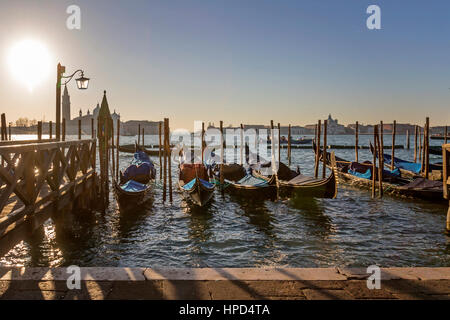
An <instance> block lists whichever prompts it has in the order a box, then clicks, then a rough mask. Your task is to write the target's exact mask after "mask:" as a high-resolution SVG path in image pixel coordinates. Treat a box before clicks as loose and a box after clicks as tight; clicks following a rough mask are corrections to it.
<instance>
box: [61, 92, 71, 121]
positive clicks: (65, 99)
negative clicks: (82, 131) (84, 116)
mask: <svg viewBox="0 0 450 320" xmlns="http://www.w3.org/2000/svg"><path fill="white" fill-rule="evenodd" d="M62 117H63V119H66V121H70V96H69V92H68V91H67V86H64V94H63V96H62Z"/></svg>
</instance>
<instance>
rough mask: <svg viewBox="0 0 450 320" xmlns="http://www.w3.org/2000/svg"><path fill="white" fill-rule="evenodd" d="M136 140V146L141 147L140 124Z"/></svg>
mask: <svg viewBox="0 0 450 320" xmlns="http://www.w3.org/2000/svg"><path fill="white" fill-rule="evenodd" d="M137 138H138V141H137V144H138V146H140V145H141V125H140V124H138V131H137Z"/></svg>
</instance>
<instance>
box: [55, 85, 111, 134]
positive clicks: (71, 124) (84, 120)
mask: <svg viewBox="0 0 450 320" xmlns="http://www.w3.org/2000/svg"><path fill="white" fill-rule="evenodd" d="M70 105H71V103H70V96H69V92H68V91H67V87H64V94H63V96H62V113H63V118H65V119H66V126H67V132H68V133H69V134H74V132H77V130H78V121H79V120H81V130H82V131H83V132H84V133H86V134H90V133H91V130H92V127H91V126H92V119H94V130H97V118H98V113H99V111H100V104H99V103H97V106H96V107H95V108H94V109H93V111H92V113H91V111H90V110H89V109H88V110H87V113H86V114H85V115H83V111H82V110H81V109H80V111H79V113H78V117H76V118H73V119H71V117H70ZM111 117H112V119H113V125H114V132H116V130H117V129H116V128H117V120H120V114H117V113H116V110H114V113H112V114H111Z"/></svg>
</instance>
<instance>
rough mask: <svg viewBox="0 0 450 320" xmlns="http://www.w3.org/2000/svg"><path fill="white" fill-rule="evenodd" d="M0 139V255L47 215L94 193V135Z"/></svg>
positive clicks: (84, 203) (85, 201)
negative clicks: (63, 139)
mask: <svg viewBox="0 0 450 320" xmlns="http://www.w3.org/2000/svg"><path fill="white" fill-rule="evenodd" d="M12 142H13V141H6V142H1V143H0V158H1V165H0V244H1V245H0V255H3V254H5V253H7V252H8V251H9V250H10V249H11V248H12V247H13V246H14V245H16V244H17V243H18V242H19V241H20V240H21V235H19V233H20V232H19V231H27V232H30V231H33V230H34V229H36V228H37V227H39V226H40V225H41V224H42V223H44V222H45V220H47V219H48V218H49V217H54V216H56V217H57V216H58V215H59V214H62V213H61V212H63V211H64V210H65V209H70V208H72V207H73V205H76V206H81V207H88V206H89V203H88V202H89V201H90V200H92V199H94V198H95V197H96V190H95V186H96V181H95V180H96V172H95V165H96V140H95V139H92V140H91V139H89V140H76V141H67V142H35V143H29V142H26V143H21V142H16V143H14V144H13V143H12Z"/></svg>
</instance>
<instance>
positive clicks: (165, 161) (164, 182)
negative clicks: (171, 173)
mask: <svg viewBox="0 0 450 320" xmlns="http://www.w3.org/2000/svg"><path fill="white" fill-rule="evenodd" d="M166 137H167V123H166V119H165V118H164V144H163V146H164V149H163V150H164V151H163V157H164V162H163V202H166V198H167V147H166Z"/></svg>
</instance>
